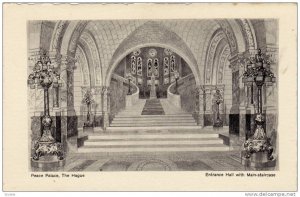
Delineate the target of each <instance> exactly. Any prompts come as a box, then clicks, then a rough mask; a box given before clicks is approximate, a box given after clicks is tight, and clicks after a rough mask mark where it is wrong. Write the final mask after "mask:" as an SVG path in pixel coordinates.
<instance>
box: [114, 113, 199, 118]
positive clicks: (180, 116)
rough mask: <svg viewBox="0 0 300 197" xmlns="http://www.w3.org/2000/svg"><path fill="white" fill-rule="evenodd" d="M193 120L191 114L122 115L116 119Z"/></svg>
mask: <svg viewBox="0 0 300 197" xmlns="http://www.w3.org/2000/svg"><path fill="white" fill-rule="evenodd" d="M187 117H188V118H191V117H193V116H192V115H191V114H178V115H138V116H136V115H132V116H129V115H126V114H124V115H123V114H122V115H119V114H117V115H116V116H115V118H152V119H153V118H159V119H161V118H165V119H166V118H187Z"/></svg>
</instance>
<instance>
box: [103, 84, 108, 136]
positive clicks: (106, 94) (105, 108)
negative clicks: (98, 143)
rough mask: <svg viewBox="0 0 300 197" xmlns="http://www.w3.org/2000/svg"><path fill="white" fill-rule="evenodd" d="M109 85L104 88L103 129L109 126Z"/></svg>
mask: <svg viewBox="0 0 300 197" xmlns="http://www.w3.org/2000/svg"><path fill="white" fill-rule="evenodd" d="M108 96H109V87H107V86H104V87H103V88H102V115H103V125H102V126H103V130H106V128H107V127H108V126H109V111H108V109H109V107H108Z"/></svg>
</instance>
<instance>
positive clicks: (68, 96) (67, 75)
mask: <svg viewBox="0 0 300 197" xmlns="http://www.w3.org/2000/svg"><path fill="white" fill-rule="evenodd" d="M74 68H75V59H74V58H72V57H69V56H65V57H63V58H62V59H61V62H60V78H61V81H62V87H61V88H60V92H59V96H60V101H61V103H60V109H61V116H60V119H61V136H62V143H63V146H64V150H65V152H67V151H68V149H67V147H68V146H67V138H68V137H71V136H73V135H77V116H76V113H75V110H74V97H73V93H74V86H73V83H74V79H73V72H74Z"/></svg>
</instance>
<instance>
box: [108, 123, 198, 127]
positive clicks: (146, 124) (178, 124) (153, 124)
mask: <svg viewBox="0 0 300 197" xmlns="http://www.w3.org/2000/svg"><path fill="white" fill-rule="evenodd" d="M196 125H197V124H196V123H195V122H194V123H192V122H183V123H180V122H153V123H151V122H148V123H134V122H132V123H111V124H110V126H111V127H121V126H124V127H152V126H196Z"/></svg>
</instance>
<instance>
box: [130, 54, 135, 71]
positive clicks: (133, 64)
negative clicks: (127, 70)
mask: <svg viewBox="0 0 300 197" xmlns="http://www.w3.org/2000/svg"><path fill="white" fill-rule="evenodd" d="M135 73H136V58H135V56H131V74H135Z"/></svg>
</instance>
